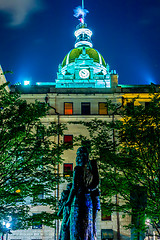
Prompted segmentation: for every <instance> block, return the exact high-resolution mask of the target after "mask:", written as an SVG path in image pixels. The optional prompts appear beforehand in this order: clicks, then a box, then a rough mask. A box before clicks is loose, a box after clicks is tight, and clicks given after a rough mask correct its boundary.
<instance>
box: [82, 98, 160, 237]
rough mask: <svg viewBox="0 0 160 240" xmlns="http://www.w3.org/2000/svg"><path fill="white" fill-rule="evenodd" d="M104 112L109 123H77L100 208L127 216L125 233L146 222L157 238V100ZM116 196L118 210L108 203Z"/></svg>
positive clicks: (159, 108)
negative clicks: (93, 169) (96, 176)
mask: <svg viewBox="0 0 160 240" xmlns="http://www.w3.org/2000/svg"><path fill="white" fill-rule="evenodd" d="M133 103H134V100H133ZM109 104H110V103H109ZM132 105H133V104H132ZM110 108H111V109H110V112H111V115H110V121H109V122H107V121H106V122H102V121H99V120H94V121H91V122H87V123H85V122H83V123H82V122H81V124H84V125H85V126H86V127H87V129H88V131H89V133H90V137H89V139H87V138H85V137H84V136H80V137H79V139H80V140H83V142H85V141H86V140H89V141H90V145H91V153H90V156H91V158H94V159H96V160H97V161H98V163H99V168H100V175H101V193H102V194H101V198H102V203H103V207H104V208H105V210H106V213H108V215H109V214H110V213H111V212H113V211H121V212H124V213H127V214H130V215H132V223H131V225H130V226H128V227H130V228H133V227H134V228H136V231H137V232H140V231H145V221H144V220H145V218H149V219H150V220H151V224H153V225H154V227H155V228H156V229H157V232H158V234H159V235H160V233H159V229H158V227H159V222H160V96H159V94H152V96H151V97H150V102H149V103H148V104H146V106H142V105H139V106H134V107H133V108H128V107H124V108H122V107H121V108H120V107H117V106H114V105H112V104H110ZM115 118H116V119H118V120H115ZM117 194H118V196H119V202H120V203H121V204H117V202H116V203H114V202H113V201H112V199H113V196H115V195H117ZM137 216H139V217H137ZM138 218H139V219H138ZM137 219H138V220H137Z"/></svg>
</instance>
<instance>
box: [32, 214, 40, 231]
mask: <svg viewBox="0 0 160 240" xmlns="http://www.w3.org/2000/svg"><path fill="white" fill-rule="evenodd" d="M36 215H37V213H33V216H34V220H33V225H32V229H42V224H41V223H40V220H39V219H38V218H37V219H36Z"/></svg>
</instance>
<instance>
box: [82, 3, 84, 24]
mask: <svg viewBox="0 0 160 240" xmlns="http://www.w3.org/2000/svg"><path fill="white" fill-rule="evenodd" d="M82 11H83V12H84V0H82ZM82 19H83V23H84V14H83V15H82Z"/></svg>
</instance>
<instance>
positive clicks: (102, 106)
mask: <svg viewBox="0 0 160 240" xmlns="http://www.w3.org/2000/svg"><path fill="white" fill-rule="evenodd" d="M98 111H99V114H100V115H107V114H108V109H107V104H106V103H104V102H99V103H98Z"/></svg>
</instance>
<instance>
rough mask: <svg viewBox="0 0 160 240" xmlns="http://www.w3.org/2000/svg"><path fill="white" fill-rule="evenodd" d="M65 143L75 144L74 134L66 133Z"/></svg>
mask: <svg viewBox="0 0 160 240" xmlns="http://www.w3.org/2000/svg"><path fill="white" fill-rule="evenodd" d="M64 143H65V144H67V145H69V146H73V135H64Z"/></svg>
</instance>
